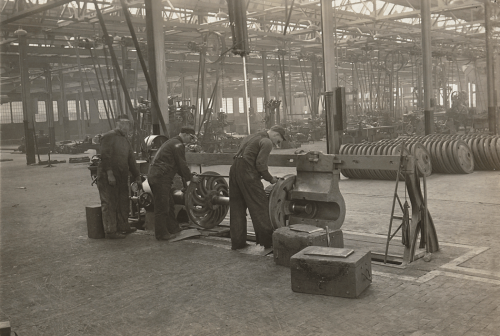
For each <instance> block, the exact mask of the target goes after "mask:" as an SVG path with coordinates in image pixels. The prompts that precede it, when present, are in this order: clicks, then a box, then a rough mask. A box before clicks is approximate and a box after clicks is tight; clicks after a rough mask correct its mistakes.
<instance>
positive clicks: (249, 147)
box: [229, 125, 286, 250]
mask: <svg viewBox="0 0 500 336" xmlns="http://www.w3.org/2000/svg"><path fill="white" fill-rule="evenodd" d="M285 140H286V138H285V129H284V128H283V127H281V126H278V125H275V126H273V127H271V128H270V129H269V130H268V131H262V132H258V133H255V134H251V135H248V136H247V137H246V138H244V139H243V141H242V142H241V145H240V147H239V149H238V152H237V153H236V155H235V157H234V162H233V164H232V166H231V169H230V170H229V193H230V197H229V211H230V232H231V248H232V249H233V250H237V249H241V248H244V247H245V246H247V243H246V238H247V219H246V215H247V213H246V212H247V209H248V211H249V212H250V217H251V218H252V224H253V227H254V230H255V237H256V243H257V244H260V245H263V246H264V247H265V248H268V247H271V246H272V243H273V240H272V235H273V227H272V225H271V219H270V217H269V202H268V199H267V196H266V193H265V191H264V186H263V184H262V182H261V179H262V178H263V179H265V180H266V181H268V182H270V183H271V184H274V183H276V182H277V181H278V178H277V177H275V176H274V177H273V176H271V174H270V173H269V170H268V167H267V161H268V159H269V154H270V153H271V150H272V149H273V144H274V145H279V144H280V143H281V142H282V141H285Z"/></svg>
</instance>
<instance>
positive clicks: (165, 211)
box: [148, 127, 199, 240]
mask: <svg viewBox="0 0 500 336" xmlns="http://www.w3.org/2000/svg"><path fill="white" fill-rule="evenodd" d="M195 139H196V137H195V132H194V129H193V128H191V127H183V128H181V131H180V133H179V135H178V136H176V137H173V138H172V139H169V140H168V141H166V142H164V143H163V144H162V145H161V147H160V149H158V152H156V154H155V156H154V158H153V160H152V161H151V166H150V167H149V173H148V183H149V185H150V187H151V191H152V192H153V200H154V214H155V220H154V222H155V238H156V239H158V240H170V239H172V238H175V237H176V235H177V234H178V233H179V232H180V231H181V228H180V226H179V223H178V222H177V219H176V218H175V214H174V200H173V196H172V183H173V181H174V176H175V174H179V175H180V176H181V177H182V178H183V179H184V181H186V182H187V181H191V182H195V183H197V182H199V177H198V176H196V175H191V170H190V169H189V166H188V164H187V162H186V146H185V144H189V143H190V142H191V141H193V140H195Z"/></svg>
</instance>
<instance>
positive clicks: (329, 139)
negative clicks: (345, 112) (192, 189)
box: [321, 0, 341, 154]
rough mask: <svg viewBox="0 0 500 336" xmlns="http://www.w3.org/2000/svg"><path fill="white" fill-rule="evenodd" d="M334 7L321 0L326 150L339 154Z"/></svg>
mask: <svg viewBox="0 0 500 336" xmlns="http://www.w3.org/2000/svg"><path fill="white" fill-rule="evenodd" d="M333 24H334V22H333V8H332V0H321V29H322V32H323V66H324V69H323V71H324V86H325V116H326V151H327V153H328V154H338V153H339V150H340V143H338V142H337V141H336V140H338V139H340V137H339V135H338V131H336V128H337V125H335V119H336V118H335V114H336V112H341V111H336V105H337V104H336V103H335V101H336V95H335V94H334V90H335V88H334V81H335V78H336V74H335V72H336V71H335V59H334V57H333V56H334V55H335V49H334V36H333Z"/></svg>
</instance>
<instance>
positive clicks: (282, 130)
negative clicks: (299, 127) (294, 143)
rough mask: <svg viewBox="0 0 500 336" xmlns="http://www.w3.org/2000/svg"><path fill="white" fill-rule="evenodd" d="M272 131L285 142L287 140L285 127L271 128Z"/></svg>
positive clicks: (275, 126) (276, 126)
mask: <svg viewBox="0 0 500 336" xmlns="http://www.w3.org/2000/svg"><path fill="white" fill-rule="evenodd" d="M270 130H271V131H274V132H278V133H279V134H280V135H281V137H282V138H283V140H285V141H286V140H287V138H286V136H285V133H286V131H285V129H284V128H283V127H281V126H280V125H274V126H273V127H271V129H270Z"/></svg>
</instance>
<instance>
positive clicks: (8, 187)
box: [0, 143, 500, 336]
mask: <svg viewBox="0 0 500 336" xmlns="http://www.w3.org/2000/svg"><path fill="white" fill-rule="evenodd" d="M322 146H324V143H316V144H313V145H307V146H304V148H305V149H309V148H318V149H321V148H322ZM10 152H11V151H9V150H2V151H1V153H0V154H1V159H13V161H5V162H1V163H0V169H1V212H0V215H1V218H0V219H1V232H0V233H1V245H0V250H1V255H0V256H1V291H2V292H1V309H2V310H3V320H5V319H7V320H9V321H10V324H11V326H12V330H13V331H16V332H17V334H18V335H19V336H26V335H29V336H36V335H53V336H59V335H61V336H63V335H179V336H180V335H196V336H199V335H282V336H288V335H325V336H326V335H363V336H365V335H414V336H416V335H419V336H420V335H453V336H457V335H500V309H499V305H500V263H499V262H498V255H499V253H500V242H499V239H498V237H500V210H499V209H500V207H499V206H500V172H497V171H490V172H479V171H477V172H474V173H473V174H469V175H432V176H431V177H429V178H428V180H427V185H428V199H429V210H430V212H431V213H432V216H433V218H434V222H435V224H436V229H437V233H438V237H439V240H440V243H441V251H440V252H437V253H435V254H433V256H432V260H431V261H430V262H424V261H423V260H421V259H420V260H418V261H416V262H414V263H412V264H411V265H410V266H408V267H405V268H400V267H388V266H383V265H380V264H377V263H374V264H373V283H372V284H371V286H370V287H369V288H368V289H367V290H366V291H365V292H364V293H363V294H362V295H361V297H360V298H358V299H344V298H337V297H328V296H316V295H308V294H298V293H294V292H292V290H291V287H290V270H289V269H288V268H286V267H282V266H276V265H275V264H274V261H273V258H271V257H268V256H257V255H248V254H243V253H239V252H237V251H231V250H229V249H228V248H227V245H224V244H223V243H221V242H217V241H215V242H214V241H208V240H205V241H204V243H200V241H201V240H199V239H198V240H186V241H180V242H175V243H168V242H158V241H156V240H155V239H154V237H152V236H150V235H147V234H140V233H135V234H132V235H130V236H128V237H127V238H126V239H125V240H117V241H113V240H104V239H99V240H93V239H89V238H87V227H86V219H85V206H87V205H92V204H96V203H98V200H99V198H98V192H97V188H96V187H95V186H93V187H92V186H90V175H89V171H88V169H87V164H70V163H64V164H58V165H57V166H56V167H55V168H44V166H26V160H25V156H24V155H19V154H17V155H16V154H10ZM74 156H80V155H56V156H54V158H55V159H59V160H61V159H66V160H68V158H69V157H74ZM54 158H53V159H54ZM42 159H43V160H46V158H42ZM209 170H212V171H218V172H220V173H221V174H226V173H227V171H228V167H210V168H209ZM271 173H273V174H274V175H284V174H285V173H293V169H292V170H289V169H283V168H276V167H273V168H271ZM340 188H341V192H342V194H343V195H344V198H345V200H346V204H347V213H346V219H345V223H344V225H343V227H342V229H343V230H344V233H345V235H346V238H352V237H358V238H359V237H361V238H366V240H367V241H370V240H373V239H377V238H383V237H384V236H385V235H386V234H387V228H388V223H389V216H390V210H391V204H392V203H391V202H392V193H393V189H394V182H389V181H359V180H358V181H356V180H348V179H343V180H342V181H341V184H340ZM400 195H403V197H404V192H403V191H402V190H401V194H400ZM348 243H349V240H346V244H347V245H348Z"/></svg>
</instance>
